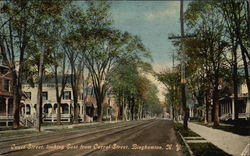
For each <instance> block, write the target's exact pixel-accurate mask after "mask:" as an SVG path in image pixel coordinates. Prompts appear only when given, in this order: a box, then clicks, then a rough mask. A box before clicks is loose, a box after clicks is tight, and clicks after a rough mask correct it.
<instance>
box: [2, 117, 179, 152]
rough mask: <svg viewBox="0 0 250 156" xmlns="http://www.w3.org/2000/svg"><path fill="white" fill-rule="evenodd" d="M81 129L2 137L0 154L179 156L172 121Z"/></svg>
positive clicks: (117, 124) (135, 122)
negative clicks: (19, 136)
mask: <svg viewBox="0 0 250 156" xmlns="http://www.w3.org/2000/svg"><path fill="white" fill-rule="evenodd" d="M81 128H82V129H81ZM81 128H80V127H79V128H77V129H75V130H70V131H67V132H63V131H61V132H60V131H56V132H49V131H48V132H44V134H41V135H37V136H34V135H33V136H32V137H31V136H26V137H25V136H24V137H22V138H19V139H11V138H9V139H8V138H5V139H4V141H1V145H0V150H1V155H60V154H61V155H62V153H63V155H90V154H91V155H103V154H104V155H117V154H121V153H123V155H168V154H171V155H182V152H181V148H182V147H181V145H180V144H179V143H178V141H177V138H176V136H175V131H174V129H173V123H172V121H168V120H145V121H131V122H122V123H115V124H106V125H102V126H93V127H89V128H84V127H81ZM155 134H158V135H155ZM1 139H3V138H1Z"/></svg>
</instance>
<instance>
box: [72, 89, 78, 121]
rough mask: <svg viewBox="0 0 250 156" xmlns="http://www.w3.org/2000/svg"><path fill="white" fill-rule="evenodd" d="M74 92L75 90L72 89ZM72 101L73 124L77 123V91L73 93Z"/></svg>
mask: <svg viewBox="0 0 250 156" xmlns="http://www.w3.org/2000/svg"><path fill="white" fill-rule="evenodd" d="M73 90H75V88H73ZM73 98H74V99H73V101H74V111H73V112H74V116H73V123H75V124H77V123H79V120H78V119H79V108H78V94H77V91H76V90H75V91H73Z"/></svg>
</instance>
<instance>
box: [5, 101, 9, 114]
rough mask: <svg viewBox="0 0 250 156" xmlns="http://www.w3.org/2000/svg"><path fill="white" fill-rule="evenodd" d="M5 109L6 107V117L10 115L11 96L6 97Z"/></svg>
mask: <svg viewBox="0 0 250 156" xmlns="http://www.w3.org/2000/svg"><path fill="white" fill-rule="evenodd" d="M5 107H6V108H5V109H6V117H7V118H8V115H9V98H5Z"/></svg>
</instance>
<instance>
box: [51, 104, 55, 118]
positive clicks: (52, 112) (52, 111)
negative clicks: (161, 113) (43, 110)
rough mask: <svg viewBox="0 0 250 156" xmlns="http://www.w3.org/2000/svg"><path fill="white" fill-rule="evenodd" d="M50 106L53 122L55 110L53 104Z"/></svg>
mask: <svg viewBox="0 0 250 156" xmlns="http://www.w3.org/2000/svg"><path fill="white" fill-rule="evenodd" d="M51 105H52V110H51V120H52V122H54V114H55V110H54V108H55V104H51Z"/></svg>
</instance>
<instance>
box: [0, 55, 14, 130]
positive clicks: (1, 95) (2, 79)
mask: <svg viewBox="0 0 250 156" xmlns="http://www.w3.org/2000/svg"><path fill="white" fill-rule="evenodd" d="M11 84H12V75H11V73H10V71H9V68H8V67H7V66H6V63H5V62H4V61H3V59H2V57H1V55H0V126H12V124H13V93H12V91H11Z"/></svg>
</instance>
